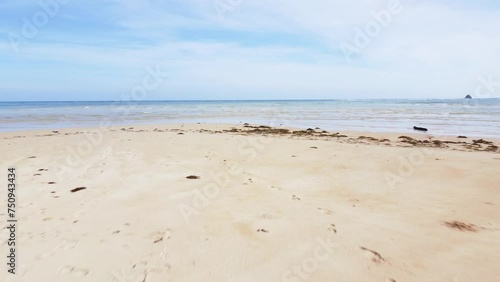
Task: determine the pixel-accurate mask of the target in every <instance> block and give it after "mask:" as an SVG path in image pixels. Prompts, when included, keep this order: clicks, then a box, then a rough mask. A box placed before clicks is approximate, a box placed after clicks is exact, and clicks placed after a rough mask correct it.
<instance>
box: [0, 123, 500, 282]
mask: <svg viewBox="0 0 500 282" xmlns="http://www.w3.org/2000/svg"><path fill="white" fill-rule="evenodd" d="M154 128H158V129H160V130H165V129H170V130H171V129H182V130H184V132H183V133H184V134H183V135H179V134H178V132H176V131H168V132H158V131H153V129H154ZM201 128H204V129H217V128H219V129H220V128H225V129H228V128H229V127H228V126H209V125H185V126H181V125H168V126H166V125H164V126H153V127H151V126H142V127H138V126H134V129H133V130H130V131H121V130H120V128H117V129H114V131H107V132H105V133H104V135H102V136H101V134H100V133H99V132H100V131H99V130H98V129H65V130H60V132H59V133H58V134H51V132H50V131H43V132H19V133H1V134H0V140H1V141H0V152H1V156H2V158H1V159H0V163H1V166H0V167H1V168H2V169H3V170H5V171H4V172H2V174H3V175H6V173H7V172H6V168H7V167H8V166H16V168H17V170H18V185H19V187H18V192H17V194H18V195H17V197H18V201H19V204H20V207H18V216H19V223H18V224H19V227H18V228H19V230H18V234H17V240H18V245H19V247H18V250H19V251H18V263H19V265H18V269H17V272H18V273H17V274H16V275H15V276H14V275H10V274H8V273H6V269H5V268H6V267H5V264H4V270H3V271H2V272H0V281H26V282H32V281H33V282H34V281H37V282H44V281H47V282H48V281H50V282H53V281H54V282H56V281H64V282H67V281H92V282H95V281H121V282H143V281H146V282H154V281H204V282H205V281H383V282H390V281H398V282H401V281H404V282H409V281H415V282H417V281H418V282H420V281H447V282H462V281H492V282H493V281H498V279H499V277H500V268H499V267H498V266H499V265H500V217H499V215H500V154H498V153H493V152H465V151H455V150H451V149H450V148H448V149H442V148H427V149H423V148H414V147H407V148H404V147H400V146H399V145H401V144H399V143H396V142H395V141H396V139H397V135H387V136H389V139H391V141H392V142H391V143H390V144H392V145H378V144H361V143H359V142H351V143H352V144H350V143H349V142H342V141H336V138H322V139H321V140H308V138H307V137H300V138H293V139H292V138H290V137H288V136H271V137H260V136H255V135H252V136H244V135H240V134H232V133H223V134H211V133H200V132H196V131H195V129H196V130H197V129H201ZM140 130H144V131H143V132H138V131H140ZM75 132H93V133H94V135H93V137H94V138H93V140H94V142H95V144H92V145H89V144H91V143H90V142H89V141H88V140H89V139H88V138H87V137H85V134H83V133H80V134H73V133H75ZM65 133H71V134H70V135H65ZM46 134H48V135H50V136H40V135H46ZM37 135H38V136H37ZM358 135H361V134H358ZM363 135H369V134H363ZM16 136H22V137H18V138H14V137H16ZM350 136H351V135H350ZM370 136H373V134H371V135H370ZM101 137H102V138H101ZM356 137H357V136H356ZM383 137H385V136H383ZM91 139H92V138H91ZM100 139H102V140H100ZM466 141H468V142H470V140H466ZM396 144H398V145H397V146H396ZM403 145H404V144H403ZM497 145H498V143H497ZM311 147H317V149H315V148H311ZM77 152H80V153H77ZM30 157H36V158H30ZM408 158H413V163H414V164H410V165H408V164H407V165H406V167H404V164H405V161H404V159H408ZM61 168H65V170H62V171H61ZM39 169H47V171H39ZM398 169H399V170H401V171H400V172H398ZM35 174H40V175H35ZM189 175H196V176H200V177H201V178H200V179H198V180H190V179H186V176H189ZM389 175H390V177H391V178H390V179H392V180H394V181H395V182H394V183H393V185H391V182H390V181H388V179H387V177H389ZM0 179H3V180H2V181H4V183H6V180H5V177H3V178H0ZM49 182H56V183H55V184H48V183H49ZM2 187H6V184H2ZM76 187H86V189H85V190H81V191H78V192H75V193H71V192H70V190H71V189H74V188H76ZM52 192H54V193H52ZM6 194H7V193H6V191H5V189H4V192H2V193H1V199H2V203H6ZM2 206H3V208H2V210H0V217H1V219H2V222H4V219H6V207H5V204H2ZM453 221H458V222H463V223H465V224H471V225H473V226H471V228H472V229H474V230H473V231H467V230H459V229H457V228H451V227H449V226H447V225H446V224H445V222H453ZM258 230H260V231H258ZM7 232H8V231H7V230H6V229H3V230H2V232H1V234H0V235H1V237H0V244H1V250H2V251H1V253H2V254H6V253H7V245H6V239H7V238H8V237H7V236H8V233H7ZM2 257H3V260H5V261H6V258H5V256H4V255H2Z"/></svg>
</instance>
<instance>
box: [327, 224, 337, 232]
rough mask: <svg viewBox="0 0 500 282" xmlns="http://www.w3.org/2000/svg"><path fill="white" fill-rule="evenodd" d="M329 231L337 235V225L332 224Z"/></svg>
mask: <svg viewBox="0 0 500 282" xmlns="http://www.w3.org/2000/svg"><path fill="white" fill-rule="evenodd" d="M328 230H329V231H331V232H333V233H335V234H336V233H337V227H336V226H335V224H333V223H332V224H330V226H329V227H328Z"/></svg>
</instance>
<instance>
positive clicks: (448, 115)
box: [0, 99, 500, 138]
mask: <svg viewBox="0 0 500 282" xmlns="http://www.w3.org/2000/svg"><path fill="white" fill-rule="evenodd" d="M163 123H168V124H176V123H213V124H218V123H233V124H241V123H251V124H262V125H271V126H290V127H299V128H308V127H312V128H315V127H320V128H322V129H325V130H330V131H339V132H341V131H343V130H345V131H367V132H400V133H405V132H407V133H408V132H414V131H413V126H420V127H426V128H428V129H429V133H430V134H435V135H452V136H453V135H467V136H474V137H494V138H500V99H471V100H465V99H457V100H404V99H402V100H293V101H285V100H283V101H118V102H112V101H106V102H0V131H3V132H8V131H20V130H32V129H61V128H68V127H93V126H99V125H101V124H109V125H111V126H113V125H116V126H121V125H135V124H163Z"/></svg>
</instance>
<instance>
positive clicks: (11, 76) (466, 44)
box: [0, 0, 500, 101]
mask: <svg viewBox="0 0 500 282" xmlns="http://www.w3.org/2000/svg"><path fill="white" fill-rule="evenodd" d="M43 3H45V4H43ZM0 33H1V34H2V38H3V40H1V41H0V100H3V101H5V100H118V99H120V97H123V96H124V95H130V93H131V91H133V89H137V87H140V86H141V85H143V81H144V80H145V79H150V78H151V77H150V78H148V76H150V74H148V71H147V69H148V68H149V69H156V70H157V71H158V72H160V73H161V77H162V78H165V77H166V75H165V73H168V78H165V79H161V80H160V81H161V83H159V84H158V85H155V87H153V88H151V87H149V89H148V90H147V93H146V95H145V96H144V97H145V98H146V99H152V100H179V99H186V100H189V99H337V98H339V99H345V98H348V99H356V98H362V99H365V98H463V97H464V96H465V95H466V94H471V92H473V91H474V89H475V87H476V86H477V84H478V83H479V77H488V76H492V75H493V76H496V77H497V78H499V80H500V1H498V0H478V1H472V0H470V1H469V0H442V1H435V0H433V1H431V0H400V1H398V0H380V1H379V0H350V1H337V0H127V1H124V0H121V1H120V0H89V1H76V0H41V1H38V0H36V1H31V0H25V1H19V0H2V1H1V2H0ZM498 94H499V93H497V95H498Z"/></svg>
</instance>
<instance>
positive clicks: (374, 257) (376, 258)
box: [359, 247, 385, 263]
mask: <svg viewBox="0 0 500 282" xmlns="http://www.w3.org/2000/svg"><path fill="white" fill-rule="evenodd" d="M359 248H360V249H361V250H363V251H365V252H366V254H367V255H368V257H370V258H371V260H372V261H373V262H375V263H382V262H385V259H384V257H382V255H380V254H379V253H378V252H376V251H373V250H370V249H368V248H365V247H359Z"/></svg>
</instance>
